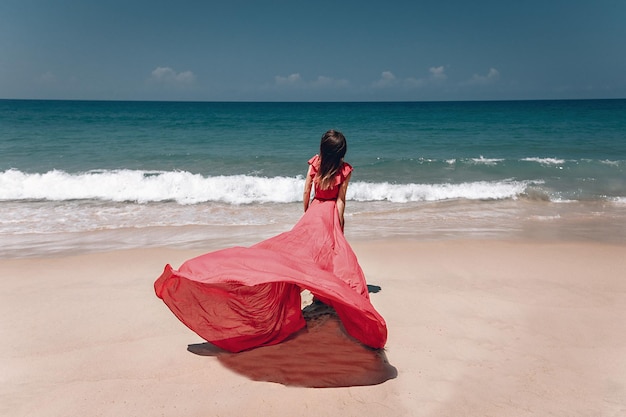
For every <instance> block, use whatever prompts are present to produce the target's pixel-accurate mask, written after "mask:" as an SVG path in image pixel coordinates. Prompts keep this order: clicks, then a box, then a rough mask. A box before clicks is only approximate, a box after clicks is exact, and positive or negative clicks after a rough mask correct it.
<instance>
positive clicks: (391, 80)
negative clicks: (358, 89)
mask: <svg viewBox="0 0 626 417" xmlns="http://www.w3.org/2000/svg"><path fill="white" fill-rule="evenodd" d="M395 84H396V76H395V75H393V72H391V71H383V72H382V73H381V74H380V78H379V79H378V80H377V81H374V84H373V86H374V87H376V88H385V87H391V86H393V85H395Z"/></svg>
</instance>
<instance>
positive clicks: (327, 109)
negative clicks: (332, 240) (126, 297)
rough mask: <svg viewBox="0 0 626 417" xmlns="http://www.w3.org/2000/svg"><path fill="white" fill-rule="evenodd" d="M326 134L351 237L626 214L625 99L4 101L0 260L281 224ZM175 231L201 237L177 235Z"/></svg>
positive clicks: (615, 220)
mask: <svg viewBox="0 0 626 417" xmlns="http://www.w3.org/2000/svg"><path fill="white" fill-rule="evenodd" d="M330 128H335V129H339V130H341V131H342V132H343V133H344V134H345V135H346V137H347V139H348V154H347V156H346V160H347V161H348V162H350V163H351V164H352V165H353V166H354V168H355V172H354V174H353V179H352V183H351V186H350V189H349V192H348V200H349V201H351V202H352V203H351V206H348V211H350V207H352V209H353V211H352V213H351V214H350V213H349V215H352V216H353V218H354V220H355V221H357V223H358V222H359V221H362V222H363V223H359V224H360V225H361V226H362V227H359V230H358V231H353V232H349V231H347V233H348V234H349V233H353V236H354V237H355V238H358V237H359V236H361V237H364V238H370V237H372V236H373V237H393V236H407V235H409V236H412V237H417V238H423V237H425V236H427V237H429V238H432V237H437V236H447V237H455V236H461V237H463V236H468V234H469V235H470V236H473V235H475V234H478V235H481V236H484V235H490V234H492V233H495V232H494V230H495V231H500V230H502V232H498V233H503V234H508V235H511V234H515V233H519V226H516V224H517V225H519V224H522V223H524V222H525V221H531V220H533V219H535V220H536V219H543V221H544V223H543V224H544V226H545V224H548V223H549V224H554V226H553V228H555V230H556V231H559V230H560V229H558V227H561V226H564V224H562V223H563V222H565V221H567V222H572V221H573V222H574V223H575V224H576V225H578V226H581V225H582V226H581V227H582V228H581V227H578V228H576V227H575V228H574V229H575V230H577V231H578V233H579V235H580V236H590V238H592V239H601V240H602V239H606V238H605V237H600V236H602V235H603V234H604V232H602V233H600V232H598V231H599V230H600V231H602V230H604V229H603V226H602V225H603V224H605V223H607V224H619V222H621V220H622V217H621V216H624V215H623V212H624V210H625V209H626V175H624V171H625V169H626V100H581V101H512V102H443V103H186V102H185V103H176V102H89V101H21V100H19V101H15V100H0V237H2V238H3V241H4V242H7V243H6V244H5V245H4V246H5V249H4V252H2V250H0V255H2V254H3V253H4V256H14V255H15V254H16V253H18V252H20V251H22V253H31V252H32V253H35V254H38V253H47V252H48V251H52V252H54V251H57V250H59V242H57V241H55V240H54V239H53V238H52V236H60V235H64V236H65V240H64V242H66V243H64V244H63V248H64V250H69V249H72V245H73V244H75V245H77V246H79V247H84V246H85V236H88V238H89V239H92V240H93V241H94V242H96V243H94V244H93V245H92V246H94V248H95V247H100V246H99V245H101V244H100V243H97V242H100V241H101V239H98V236H97V235H94V233H96V232H97V233H100V237H102V238H104V237H105V235H104V234H103V233H105V234H111V233H115V234H116V236H118V238H117V239H118V240H119V242H118V243H119V244H120V245H121V246H129V247H132V246H140V245H146V244H147V242H146V241H141V240H140V241H136V240H137V239H136V237H135V238H134V239H129V238H127V237H124V233H123V231H125V230H128V229H132V230H133V231H134V232H135V233H134V234H136V232H137V231H138V230H139V231H141V232H144V235H145V236H147V235H149V234H150V233H153V237H154V238H153V239H152V240H156V241H155V242H153V244H154V245H160V244H166V245H167V244H175V245H186V244H191V243H190V242H200V244H206V242H207V240H211V239H218V240H220V239H223V238H224V236H234V237H233V238H232V239H231V240H233V241H235V240H236V239H242V240H244V241H248V240H253V239H255V238H259V237H263V236H265V235H267V234H268V233H273V232H275V231H280V230H281V229H284V228H286V227H290V226H289V223H290V222H292V221H295V220H297V218H298V216H299V210H300V205H299V200H300V199H301V195H302V182H303V179H302V177H303V175H304V173H305V172H306V168H307V167H306V161H307V159H308V158H309V157H310V156H312V155H313V154H315V153H316V152H317V147H318V144H319V138H320V137H321V135H322V133H323V132H324V131H326V130H327V129H330ZM433 208H436V210H433ZM501 210H504V212H505V214H506V215H504V214H503V215H502V216H496V217H494V215H495V214H496V213H499V212H500V211H501ZM398 213H400V214H398ZM468 213H472V214H471V215H470V214H468ZM572 213H574V214H572ZM593 213H595V214H594V215H593V216H591V214H593ZM429 216H430V217H429ZM468 216H469V217H468ZM572 216H573V217H572ZM588 217H589V218H590V219H591V220H588V219H587V218H588ZM425 219H430V221H426V220H425ZM585 219H587V220H585ZM547 220H551V221H550V222H548V221H547ZM394 222H396V223H394ZM398 222H399V224H401V225H407V224H414V223H415V224H414V225H415V228H414V229H413V230H408V231H407V227H400V226H399V225H398V224H397V223H398ZM412 222H413V223H412ZM468 222H469V223H468ZM531 223H532V222H531ZM432 224H434V226H433V225H432ZM456 224H458V225H459V226H458V227H452V228H451V229H449V226H451V225H452V226H454V225H456ZM472 225H475V226H476V227H473V226H472ZM589 225H591V226H589ZM544 226H541V227H539V226H537V227H538V228H539V229H542V228H545V227H544ZM568 227H571V225H569V223H568ZM155 228H162V229H163V231H164V233H162V234H159V233H155V234H154V230H155ZM181 228H185V230H187V229H194V230H196V229H197V230H196V231H198V230H199V229H200V228H201V229H202V232H201V233H200V232H198V233H195V232H194V231H191V232H189V235H190V237H189V238H184V237H183V238H181V237H180V236H178V237H176V238H175V239H173V238H171V237H168V236H172V233H173V230H175V231H176V232H175V233H174V234H179V233H178V232H180V231H182V230H183V229H181ZM224 228H226V229H224ZM233 228H236V229H237V233H234V234H233V230H234V229H233ZM607 228H608V230H615V228H614V227H613V228H610V227H608V226H607ZM522 229H523V230H528V228H526V229H524V227H522ZM366 231H369V232H366ZM617 231H618V232H621V231H622V229H620V228H619V227H618V228H617ZM149 232H150V233H149ZM97 233H96V234H97ZM496 234H497V233H496ZM557 234H558V233H557ZM553 235H554V234H553ZM107 236H108V235H107ZM620 239H621V238H620V236H619V234H617V233H616V232H613V233H609V240H620ZM52 241H54V242H52ZM50 242H52V243H50ZM72 242H75V243H72ZM225 243H230V240H229V241H228V242H225ZM244 243H245V242H244ZM194 244H195V243H194ZM87 246H89V245H87ZM36 248H40V249H36Z"/></svg>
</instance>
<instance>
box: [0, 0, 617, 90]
mask: <svg viewBox="0 0 626 417" xmlns="http://www.w3.org/2000/svg"><path fill="white" fill-rule="evenodd" d="M0 98H5V99H8V98H17V99H80V100H193V101H407V100H408V101H455V100H526V99H588V98H626V1H625V0H594V1H591V0H526V1H504V0H498V1H494V0H474V1H467V0H462V1H457V0H447V1H446V0H437V1H433V0H429V1H422V0H409V1H394V0H386V1H373V0H358V1H352V0H349V1H342V0H334V1H328V0H316V1H311V0H307V1H300V0H289V1H288V0H284V1H282V0H276V1H263V0H257V1H254V0H223V1H214V0H205V1H186V0H177V1H173V0H171V1H164V0H150V1H147V0H121V1H120V0H107V1H103V0H75V1H69V0H56V1H52V0H2V1H1V2H0Z"/></svg>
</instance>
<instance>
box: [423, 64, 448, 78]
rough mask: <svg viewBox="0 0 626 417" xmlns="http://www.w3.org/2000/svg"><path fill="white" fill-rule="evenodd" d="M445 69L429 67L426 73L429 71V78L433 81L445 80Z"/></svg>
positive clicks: (442, 67)
mask: <svg viewBox="0 0 626 417" xmlns="http://www.w3.org/2000/svg"><path fill="white" fill-rule="evenodd" d="M445 70H446V69H445V67H444V66H443V65H442V66H440V67H430V69H429V70H428V71H430V78H431V79H433V80H445V79H446V78H448V76H447V75H446V74H445Z"/></svg>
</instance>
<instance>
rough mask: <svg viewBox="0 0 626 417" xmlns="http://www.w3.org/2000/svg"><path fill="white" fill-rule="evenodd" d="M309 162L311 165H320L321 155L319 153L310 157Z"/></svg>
mask: <svg viewBox="0 0 626 417" xmlns="http://www.w3.org/2000/svg"><path fill="white" fill-rule="evenodd" d="M308 164H309V165H317V166H319V164H320V156H319V155H313V157H312V158H311V159H309V162H308Z"/></svg>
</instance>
